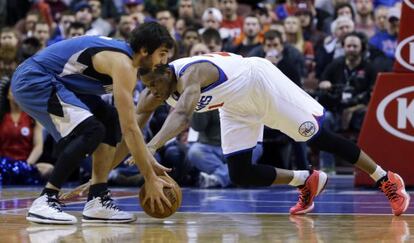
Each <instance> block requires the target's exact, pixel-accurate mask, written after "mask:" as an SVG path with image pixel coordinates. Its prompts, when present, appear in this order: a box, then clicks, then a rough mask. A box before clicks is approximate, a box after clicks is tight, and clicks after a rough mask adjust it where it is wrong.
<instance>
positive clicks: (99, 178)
mask: <svg viewBox="0 0 414 243" xmlns="http://www.w3.org/2000/svg"><path fill="white" fill-rule="evenodd" d="M114 152H115V147H113V146H110V145H107V144H100V145H99V146H98V148H97V149H96V150H95V152H94V153H93V157H92V163H93V165H92V179H91V186H90V189H89V193H88V201H87V203H86V204H85V208H84V210H83V213H82V216H83V219H82V222H89V223H127V222H132V221H135V220H136V218H135V216H134V215H133V214H130V213H127V212H124V211H122V210H120V209H119V208H118V206H117V205H116V204H115V203H114V201H113V200H112V198H111V195H110V191H109V190H108V186H107V180H108V174H109V172H110V171H111V170H112V160H113V156H114Z"/></svg>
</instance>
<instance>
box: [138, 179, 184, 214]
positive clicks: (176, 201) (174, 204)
mask: <svg viewBox="0 0 414 243" xmlns="http://www.w3.org/2000/svg"><path fill="white" fill-rule="evenodd" d="M160 178H161V179H163V180H165V181H166V182H168V183H170V184H172V185H173V186H172V187H164V188H163V191H164V195H165V196H166V197H167V199H168V200H169V201H170V203H171V208H170V207H168V206H167V204H166V203H164V202H161V203H162V206H163V208H164V212H162V211H161V209H160V208H159V206H158V204H157V203H156V202H154V212H152V211H151V206H150V200H147V201H146V202H145V204H143V202H144V198H145V195H146V191H145V186H142V187H141V190H140V191H139V201H140V204H141V207H142V209H143V210H144V212H145V213H146V214H148V215H149V216H151V217H154V218H166V217H169V216H171V215H172V214H174V213H175V212H176V211H177V210H178V209H179V208H180V206H181V201H182V192H181V188H180V186H179V185H178V184H177V182H175V181H174V180H173V179H172V178H171V177H169V176H160Z"/></svg>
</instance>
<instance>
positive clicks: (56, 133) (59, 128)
mask: <svg viewBox="0 0 414 243" xmlns="http://www.w3.org/2000/svg"><path fill="white" fill-rule="evenodd" d="M58 79H59V77H57V76H56V75H54V74H52V73H50V72H48V71H47V70H46V69H45V68H44V67H43V66H41V65H39V64H38V63H37V62H35V61H33V60H32V59H28V60H26V61H25V62H24V63H22V64H21V65H20V66H19V67H17V69H16V71H15V73H14V75H13V78H12V82H11V89H12V93H13V96H14V98H15V100H16V102H17V104H19V106H20V107H21V108H22V109H23V110H24V111H25V112H26V113H28V114H29V115H30V116H31V117H33V118H34V119H36V120H37V121H39V122H40V123H41V124H42V125H43V126H44V127H45V129H46V130H47V131H48V132H49V133H50V134H51V135H52V136H53V138H54V139H55V140H56V141H59V140H60V139H61V138H62V137H65V136H67V135H69V134H70V133H71V132H72V130H73V129H74V128H75V127H76V126H77V125H79V124H80V123H81V122H82V121H84V120H85V119H87V118H88V117H90V116H92V115H94V112H93V109H94V110H98V111H102V110H103V109H102V106H107V107H108V108H109V110H110V112H107V110H108V109H106V108H107V107H104V110H105V112H104V113H112V114H111V115H109V117H112V118H114V117H115V118H116V121H115V123H116V125H117V128H116V132H118V133H120V129H118V128H119V122H118V120H117V113H116V110H115V108H114V107H112V106H110V105H108V104H105V103H104V102H103V101H102V100H101V99H100V97H99V96H96V95H79V94H77V95H76V94H75V93H74V92H72V91H70V90H68V89H67V88H66V87H65V86H64V84H63V83H62V82H60V81H59V80H58ZM80 97H81V98H80ZM85 102H89V103H91V104H92V105H91V104H88V103H85ZM91 107H92V109H91ZM113 113H114V114H113ZM103 119H106V118H103ZM98 120H101V119H98ZM105 123H108V122H104V124H105ZM111 123H112V122H111ZM105 125H106V124H105ZM117 137H120V134H117ZM117 140H118V139H117Z"/></svg>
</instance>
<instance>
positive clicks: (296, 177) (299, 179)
mask: <svg viewBox="0 0 414 243" xmlns="http://www.w3.org/2000/svg"><path fill="white" fill-rule="evenodd" d="M308 177H309V171H308V170H294V171H293V179H292V181H290V182H289V185H291V186H301V185H303V184H305V181H306V179H307V178H308Z"/></svg>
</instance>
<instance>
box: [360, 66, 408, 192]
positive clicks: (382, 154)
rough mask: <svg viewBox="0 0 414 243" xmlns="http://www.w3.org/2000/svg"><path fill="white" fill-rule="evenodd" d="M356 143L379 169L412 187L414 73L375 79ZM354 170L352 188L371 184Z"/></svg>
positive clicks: (395, 74) (369, 179)
mask: <svg viewBox="0 0 414 243" xmlns="http://www.w3.org/2000/svg"><path fill="white" fill-rule="evenodd" d="M358 144H359V145H360V147H361V148H362V149H363V150H364V151H365V152H366V153H367V154H368V155H370V156H371V157H372V158H373V159H374V160H375V161H376V162H377V163H378V164H379V165H381V167H382V168H384V169H386V170H391V171H393V172H396V173H398V174H399V175H401V176H402V177H403V179H404V180H405V183H406V185H411V186H412V185H414V176H413V175H414V73H411V74H410V73H383V74H380V75H379V76H378V79H377V82H376V85H375V88H374V92H373V96H372V97H371V101H370V104H369V107H368V111H367V114H366V116H365V120H364V124H363V126H362V129H361V133H360V137H359V141H358ZM372 184H373V181H372V179H371V178H370V177H369V176H368V175H366V174H365V173H364V172H362V171H360V170H357V171H356V177H355V185H372Z"/></svg>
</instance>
